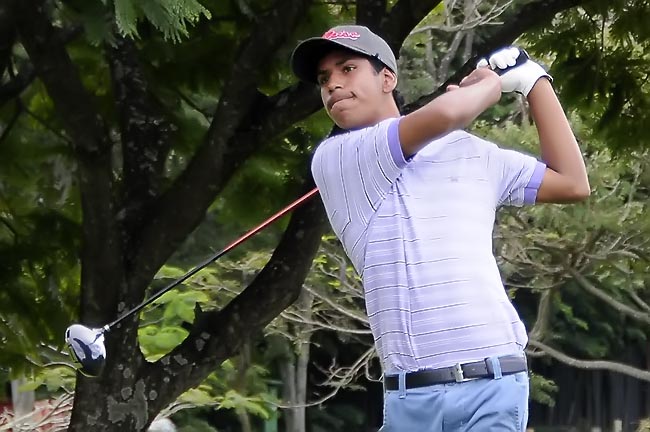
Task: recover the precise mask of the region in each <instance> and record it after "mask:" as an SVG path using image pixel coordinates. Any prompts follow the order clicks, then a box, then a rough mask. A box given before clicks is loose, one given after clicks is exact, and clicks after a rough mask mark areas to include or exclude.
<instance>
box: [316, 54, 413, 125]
mask: <svg viewBox="0 0 650 432" xmlns="http://www.w3.org/2000/svg"><path fill="white" fill-rule="evenodd" d="M365 57H366V58H367V59H368V61H369V62H370V64H371V65H372V68H373V69H374V70H375V73H377V74H378V73H380V72H381V71H383V70H384V69H388V70H391V69H390V68H389V67H388V66H386V65H385V64H384V63H382V61H381V60H379V59H378V58H377V57H372V56H365ZM393 73H394V71H393ZM393 100H395V105H396V106H397V110H398V111H399V112H400V114H401V113H402V110H403V109H404V105H405V104H406V102H405V101H404V97H403V96H402V94H401V93H400V92H399V90H397V89H395V90H393ZM343 132H347V130H345V129H342V128H340V127H339V126H338V125H336V124H335V125H334V128H333V129H332V132H330V134H329V135H328V136H330V137H333V136H335V135H339V134H342V133H343Z"/></svg>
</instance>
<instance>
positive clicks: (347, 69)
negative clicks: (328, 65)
mask: <svg viewBox="0 0 650 432" xmlns="http://www.w3.org/2000/svg"><path fill="white" fill-rule="evenodd" d="M356 68H357V67H356V66H354V65H345V66H343V72H345V73H348V72H352V71H353V70H355V69H356Z"/></svg>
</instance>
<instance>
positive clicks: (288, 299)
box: [147, 199, 326, 414]
mask: <svg viewBox="0 0 650 432" xmlns="http://www.w3.org/2000/svg"><path fill="white" fill-rule="evenodd" d="M325 227H326V218H325V212H324V210H323V207H322V203H321V201H320V200H319V199H314V200H312V201H310V202H308V203H306V204H305V205H303V207H301V208H299V209H297V210H296V211H295V212H294V214H293V215H292V217H291V221H290V222H289V226H288V227H287V230H286V231H285V233H284V235H283V237H282V239H281V241H280V243H279V244H278V246H277V248H276V249H275V251H274V253H273V255H272V257H271V259H270V261H269V262H268V264H267V265H266V266H265V267H264V269H263V270H262V271H261V272H260V273H259V274H258V275H257V277H256V278H255V280H254V281H253V282H252V283H251V284H250V285H249V286H248V287H247V288H246V289H245V290H244V291H243V292H242V293H241V294H240V295H238V296H237V297H236V298H235V299H233V300H232V301H231V302H230V303H229V304H228V305H227V306H226V307H225V308H223V309H222V310H220V311H211V312H205V313H203V312H200V311H199V312H198V313H197V316H196V319H195V321H194V325H193V326H192V329H191V331H190V334H189V335H188V337H187V338H186V339H185V341H184V342H183V343H182V344H181V345H179V346H178V347H177V348H175V349H174V350H173V351H172V352H171V353H169V354H168V355H167V356H165V357H164V358H163V359H161V360H160V361H158V362H156V363H155V364H153V365H151V366H150V370H149V371H148V373H147V380H148V382H149V383H150V385H152V386H159V389H157V390H156V391H158V393H159V394H169V395H170V396H169V397H170V398H171V399H174V398H175V397H176V396H178V395H179V394H181V393H182V392H183V391H185V389H186V388H188V386H189V387H192V386H194V385H198V384H199V383H200V382H201V381H202V380H203V379H204V378H205V377H206V376H207V375H208V374H209V373H210V372H211V371H213V370H214V367H215V366H216V365H218V364H220V363H221V362H222V361H223V360H225V359H227V358H229V357H231V356H232V355H233V354H235V353H236V352H237V350H238V349H239V348H240V346H241V344H242V342H243V341H245V340H247V339H248V338H249V337H250V336H251V335H252V334H254V333H255V332H257V331H259V330H260V329H261V328H263V327H265V326H266V325H267V324H268V323H270V322H271V321H272V320H273V319H274V318H275V317H276V316H277V315H278V314H280V312H281V311H282V310H284V309H285V308H286V307H287V306H289V305H290V304H291V303H292V302H294V301H295V300H296V298H297V297H298V295H299V293H300V289H301V287H302V284H303V281H304V279H305V277H306V275H307V273H308V271H309V269H310V268H311V262H312V259H313V256H314V254H315V253H316V250H317V249H318V245H319V243H320V239H321V236H322V235H323V233H324V231H325ZM297 247H298V249H297ZM170 377H173V378H171V379H170ZM168 392H169V393H168ZM160 408H162V407H159V406H157V405H156V402H152V403H150V404H149V411H150V414H151V413H155V412H157V410H158V409H160Z"/></svg>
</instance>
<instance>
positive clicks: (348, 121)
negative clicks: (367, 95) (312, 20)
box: [329, 110, 370, 130]
mask: <svg viewBox="0 0 650 432" xmlns="http://www.w3.org/2000/svg"><path fill="white" fill-rule="evenodd" d="M354 114H355V113H354V111H351V110H345V111H337V112H330V113H329V115H330V118H331V119H332V120H333V121H334V123H336V125H337V126H338V127H340V128H341V129H345V130H352V129H361V128H364V127H366V126H368V125H369V124H370V123H369V122H368V120H366V119H363V118H359V117H358V116H355V115H354Z"/></svg>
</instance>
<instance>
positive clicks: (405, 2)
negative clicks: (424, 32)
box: [379, 0, 441, 57]
mask: <svg viewBox="0 0 650 432" xmlns="http://www.w3.org/2000/svg"><path fill="white" fill-rule="evenodd" d="M440 2H441V0H399V1H398V2H397V3H396V4H395V5H394V6H393V7H392V8H391V10H390V12H388V14H386V15H384V18H383V19H382V20H381V23H380V26H379V29H380V30H379V34H380V35H382V36H383V37H384V38H385V39H386V42H388V45H390V47H391V48H392V49H393V52H394V53H395V56H396V57H399V50H400V48H401V47H402V44H403V43H404V40H405V39H406V37H407V36H408V35H409V34H410V33H411V31H412V30H413V27H415V26H416V25H418V23H419V22H420V21H422V20H423V19H424V18H425V17H426V16H427V15H428V14H429V13H430V12H431V11H432V10H433V9H434V8H435V7H436V6H438V5H439V4H440Z"/></svg>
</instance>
